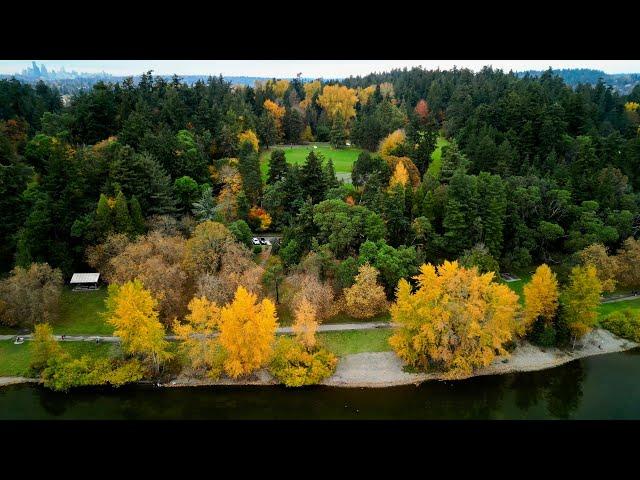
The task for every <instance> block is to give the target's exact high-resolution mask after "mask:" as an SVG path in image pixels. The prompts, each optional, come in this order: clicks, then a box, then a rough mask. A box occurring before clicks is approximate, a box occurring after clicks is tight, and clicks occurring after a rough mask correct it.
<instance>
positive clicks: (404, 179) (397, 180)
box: [389, 162, 409, 188]
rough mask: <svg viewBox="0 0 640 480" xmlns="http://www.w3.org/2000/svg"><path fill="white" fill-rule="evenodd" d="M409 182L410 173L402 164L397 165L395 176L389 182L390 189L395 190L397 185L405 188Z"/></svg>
mask: <svg viewBox="0 0 640 480" xmlns="http://www.w3.org/2000/svg"><path fill="white" fill-rule="evenodd" d="M408 182H409V172H407V168H406V167H405V166H404V164H403V163H402V162H398V163H396V169H395V170H394V171H393V175H392V177H391V179H390V180H389V188H393V187H395V186H396V185H402V186H403V187H405V186H406V185H407V183H408Z"/></svg>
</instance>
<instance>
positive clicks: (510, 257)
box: [0, 68, 640, 294]
mask: <svg viewBox="0 0 640 480" xmlns="http://www.w3.org/2000/svg"><path fill="white" fill-rule="evenodd" d="M639 101H640V88H638V87H636V89H634V91H633V92H632V93H631V94H630V95H629V96H621V95H619V94H617V93H616V92H614V91H613V90H612V89H611V88H608V87H606V86H605V85H604V84H602V83H599V84H597V85H595V86H588V85H582V86H580V87H579V88H577V89H576V90H573V89H571V88H569V87H568V86H567V85H565V84H564V83H563V81H562V79H561V78H559V77H558V76H556V75H554V74H553V72H545V73H544V74H543V75H541V76H540V77H539V78H530V77H526V78H517V76H515V75H513V74H505V73H503V72H501V71H495V70H492V69H490V68H485V69H483V70H482V71H481V72H479V73H475V74H474V73H473V72H471V71H469V70H453V71H425V70H421V69H412V70H396V71H392V72H389V73H384V74H372V75H369V76H366V77H357V78H349V79H346V80H345V81H344V82H342V84H338V83H333V84H325V83H324V82H321V81H319V80H318V81H313V82H302V81H301V80H299V79H294V80H291V81H288V80H275V79H274V80H270V81H266V82H262V83H257V84H256V86H255V88H253V87H233V86H232V85H231V84H229V83H228V82H225V81H224V80H223V79H221V78H210V79H209V80H208V81H207V82H203V81H199V82H196V83H195V84H193V85H191V86H190V85H187V84H186V83H184V82H182V81H181V80H180V78H178V77H174V78H173V79H172V80H171V81H166V80H165V79H163V78H161V77H154V76H152V74H151V73H150V72H148V73H146V74H143V75H142V76H141V78H140V81H139V82H137V83H134V82H133V80H132V79H126V80H124V81H122V82H120V83H98V84H97V85H95V86H94V87H93V88H92V89H91V90H89V91H85V92H81V93H79V94H77V95H75V96H74V97H73V98H72V101H71V103H70V105H68V106H66V107H62V106H61V104H60V101H59V95H58V93H57V92H56V91H55V90H53V89H50V88H49V87H47V86H46V85H44V84H38V85H37V86H36V87H31V86H29V85H24V84H21V83H19V82H16V81H0V118H1V119H2V120H1V122H2V123H1V124H0V127H1V128H0V147H1V148H0V154H1V155H2V157H1V158H2V160H1V163H2V169H1V174H2V177H1V182H2V183H1V186H2V195H0V198H1V200H0V202H2V205H1V207H2V211H3V212H5V215H4V220H5V221H4V222H3V224H2V226H1V227H0V229H1V230H2V231H1V234H2V241H1V245H2V251H1V252H0V256H1V259H0V260H1V262H2V269H3V270H5V271H6V270H9V269H10V268H11V267H12V266H13V265H16V264H17V265H23V266H27V265H28V264H30V263H31V262H48V263H50V264H51V265H52V266H54V267H60V268H61V269H62V270H63V272H64V273H65V274H69V273H71V272H72V271H73V270H75V269H78V268H82V267H83V265H84V262H85V252H86V250H87V248H88V247H89V246H91V245H97V244H100V243H102V242H104V241H105V240H106V239H107V237H108V236H109V235H110V234H113V233H124V234H127V235H129V236H130V237H132V238H133V237H135V236H136V235H139V234H143V233H146V232H148V231H149V230H150V229H151V230H152V229H154V228H158V225H166V223H167V222H170V221H171V222H174V223H175V224H176V225H178V227H176V228H178V229H179V230H181V231H182V232H183V234H184V235H189V234H190V233H191V232H192V230H193V227H194V225H195V224H197V223H198V222H201V221H204V220H213V221H217V222H221V223H224V224H226V225H231V224H232V223H234V222H243V223H245V224H246V225H247V226H248V227H249V230H253V231H265V230H277V231H282V232H283V234H284V239H283V243H282V245H281V248H280V252H279V253H280V256H281V257H282V259H283V261H284V262H285V265H286V266H288V267H290V266H293V265H295V264H297V263H298V262H300V261H301V260H302V259H303V258H304V257H305V256H306V255H307V254H308V253H309V252H311V251H313V252H320V251H323V252H326V255H330V256H331V257H332V258H333V261H334V262H335V263H336V264H341V263H342V262H343V261H345V260H346V261H347V264H348V265H350V266H349V267H348V268H347V267H341V268H340V269H338V270H339V273H335V274H334V276H336V277H338V276H340V275H344V274H345V272H347V271H348V272H350V273H349V275H347V277H345V278H342V279H341V280H340V281H339V283H340V284H341V285H349V284H350V283H351V282H352V281H353V275H355V264H354V262H356V263H358V264H360V263H363V262H364V258H368V259H369V260H371V261H372V262H373V261H374V260H372V259H371V258H369V257H371V255H369V256H367V255H368V254H367V255H365V254H364V253H363V252H362V248H363V245H365V244H366V245H370V244H371V243H373V244H376V245H378V246H377V247H376V248H377V249H378V250H380V251H383V252H391V253H388V254H389V255H392V256H403V258H408V259H410V261H409V260H407V261H405V262H401V263H403V264H404V265H411V267H410V268H409V267H407V268H404V269H401V268H399V269H398V270H399V271H402V273H403V274H407V275H412V274H414V273H415V271H416V268H417V266H418V265H420V263H421V262H423V261H431V262H434V263H440V262H441V261H443V260H445V259H455V258H458V257H464V258H467V259H472V261H474V262H479V261H480V259H482V261H483V262H484V264H485V265H491V266H492V268H494V269H495V268H505V269H518V268H524V267H528V266H529V265H532V264H537V263H540V262H543V261H544V262H548V263H551V264H555V265H560V264H562V265H565V266H566V267H567V272H568V267H570V266H571V265H572V264H573V263H575V262H574V257H573V254H574V253H576V252H578V251H579V250H581V249H583V248H584V247H586V246H587V245H590V244H593V243H602V244H604V245H605V246H606V247H608V248H609V249H610V250H612V251H615V250H616V249H618V248H619V247H620V246H621V244H622V242H623V241H624V240H625V239H626V238H628V237H637V235H638V230H639V227H640V216H639V200H638V193H637V190H638V188H640V185H639V183H640V137H639V135H638V125H639V124H640V117H639V113H640V111H639V106H640V105H639V103H640V102H639ZM438 136H443V137H445V138H447V139H448V141H449V142H450V146H448V147H444V148H443V151H442V157H441V159H440V160H438V161H437V162H436V163H435V164H434V162H433V161H432V154H433V152H434V150H435V148H436V141H437V138H438ZM305 141H330V142H331V143H332V144H333V145H334V146H335V147H344V146H345V144H346V143H347V142H348V141H350V142H352V143H353V144H355V145H358V146H361V147H363V148H365V149H366V150H368V151H370V152H371V153H364V154H362V155H361V157H360V158H359V159H358V161H357V162H356V163H355V165H354V168H353V174H352V180H353V183H352V184H351V185H349V184H341V183H340V182H338V181H337V180H336V177H335V173H334V168H333V164H332V163H331V162H330V161H326V159H323V158H321V157H320V156H318V155H315V154H310V155H309V158H308V159H307V162H306V163H305V164H304V165H302V166H300V167H296V166H291V165H287V163H286V161H285V159H284V154H283V153H282V152H279V151H277V150H274V151H273V152H272V154H271V157H270V165H269V170H268V174H267V178H266V180H263V175H262V173H261V170H260V160H259V155H260V152H261V151H262V150H263V149H264V148H268V147H272V146H273V145H277V144H279V143H282V142H286V143H301V142H305ZM238 225H242V224H236V226H235V227H234V228H236V230H237V231H238V232H240V231H243V232H244V234H243V238H244V239H245V240H246V239H247V238H250V232H247V229H245V228H244V226H238ZM367 242H369V243H367ZM367 248H369V247H367ZM469 261H471V260H469ZM383 263H384V262H382V261H379V262H378V264H379V266H378V268H382V267H381V265H382V264H383ZM385 265H386V266H385V268H390V267H388V264H385ZM336 268H337V267H336ZM487 268H488V267H487ZM325 270H326V269H325ZM327 271H328V270H327ZM323 272H324V270H323ZM398 274H399V273H398V272H393V273H389V274H388V279H389V280H388V282H387V283H386V285H385V288H386V290H387V292H388V293H389V294H391V293H392V292H393V289H394V288H395V287H396V285H395V283H394V282H397V278H396V277H397V276H398ZM323 275H324V273H323ZM383 276H384V273H383Z"/></svg>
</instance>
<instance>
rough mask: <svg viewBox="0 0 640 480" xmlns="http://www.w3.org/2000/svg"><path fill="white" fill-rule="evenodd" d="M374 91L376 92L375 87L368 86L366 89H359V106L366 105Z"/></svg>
mask: <svg viewBox="0 0 640 480" xmlns="http://www.w3.org/2000/svg"><path fill="white" fill-rule="evenodd" d="M375 91H376V86H375V85H369V86H368V87H365V88H359V89H358V101H359V102H360V105H366V104H368V103H369V99H370V98H371V95H373V93H374V92H375Z"/></svg>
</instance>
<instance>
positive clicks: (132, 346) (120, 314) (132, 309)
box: [105, 279, 172, 372]
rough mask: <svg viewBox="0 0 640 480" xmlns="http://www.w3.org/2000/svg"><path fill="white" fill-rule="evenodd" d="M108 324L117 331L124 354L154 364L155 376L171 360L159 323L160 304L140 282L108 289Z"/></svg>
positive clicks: (111, 286)
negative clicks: (165, 362) (142, 358)
mask: <svg viewBox="0 0 640 480" xmlns="http://www.w3.org/2000/svg"><path fill="white" fill-rule="evenodd" d="M105 303H106V305H107V311H106V312H105V315H106V318H107V322H108V323H109V324H110V325H113V326H114V327H115V331H114V332H113V334H114V335H116V336H117V337H120V340H121V341H122V348H123V350H124V351H125V352H126V353H128V354H131V355H141V356H142V357H145V358H146V359H148V360H151V362H152V364H153V366H154V367H155V370H156V372H158V370H159V368H160V363H161V362H163V361H165V360H168V359H169V358H171V357H172V355H171V353H170V352H169V351H168V350H167V348H168V346H169V344H168V342H167V341H166V340H165V338H164V334H165V332H164V327H163V326H162V324H161V323H160V320H158V310H157V309H158V302H157V301H156V299H155V298H153V295H151V292H150V291H149V290H147V289H145V288H144V286H143V284H142V282H141V281H140V280H138V279H136V280H133V281H129V282H126V283H125V284H123V285H118V284H117V283H112V284H111V285H109V296H108V297H107V299H106V301H105Z"/></svg>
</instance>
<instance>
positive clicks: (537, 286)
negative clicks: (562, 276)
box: [523, 263, 558, 331]
mask: <svg viewBox="0 0 640 480" xmlns="http://www.w3.org/2000/svg"><path fill="white" fill-rule="evenodd" d="M557 310H558V280H557V279H556V274H555V273H553V272H552V271H551V269H550V268H549V266H548V265H546V264H544V263H543V264H542V265H540V266H539V267H538V268H536V272H535V273H534V274H533V276H532V277H531V281H530V282H529V283H527V284H526V285H525V286H524V312H523V320H524V322H523V323H524V324H523V327H524V330H525V331H526V330H528V329H529V328H530V327H531V325H532V324H533V322H534V321H535V320H536V319H537V318H542V319H543V320H544V321H545V322H546V323H547V324H548V323H549V322H551V321H552V320H553V319H554V317H555V316H556V312H557Z"/></svg>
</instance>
